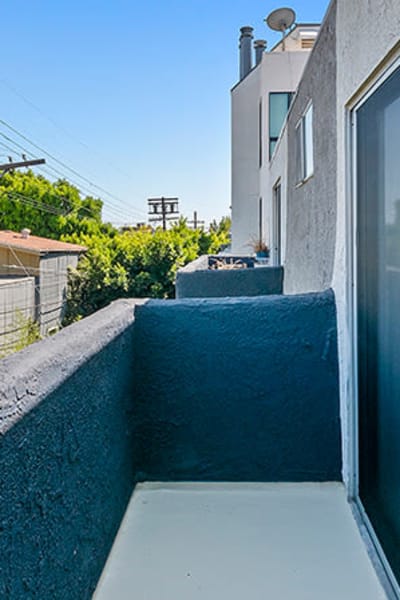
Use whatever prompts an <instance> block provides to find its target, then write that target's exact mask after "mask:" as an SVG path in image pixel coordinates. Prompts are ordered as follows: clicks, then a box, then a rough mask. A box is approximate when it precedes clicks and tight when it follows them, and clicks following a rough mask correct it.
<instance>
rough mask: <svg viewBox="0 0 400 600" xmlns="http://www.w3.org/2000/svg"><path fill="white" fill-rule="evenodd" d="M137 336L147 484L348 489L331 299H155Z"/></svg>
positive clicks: (143, 311) (141, 315)
mask: <svg viewBox="0 0 400 600" xmlns="http://www.w3.org/2000/svg"><path fill="white" fill-rule="evenodd" d="M134 329H135V347H136V353H135V354H136V356H135V369H136V370H137V374H138V375H137V376H136V377H135V417H136V418H135V423H136V435H135V444H136V451H135V458H136V459H137V469H138V479H140V480H213V481H217V480H222V481H236V480H242V481H324V480H340V479H341V436H340V420H339V391H338V366H337V339H336V313H335V303H334V296H333V293H332V292H330V291H328V292H324V293H318V294H307V295H302V296H292V297H291V296H286V297H283V296H270V297H258V298H237V299H229V300H223V301H222V300H221V301H220V300H216V299H208V300H196V301H194V300H176V301H170V302H162V301H161V302H160V301H151V302H149V303H148V304H146V305H145V306H143V307H140V309H138V311H137V316H136V321H135V326H134ZM139 374H140V376H139Z"/></svg>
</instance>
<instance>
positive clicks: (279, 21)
mask: <svg viewBox="0 0 400 600" xmlns="http://www.w3.org/2000/svg"><path fill="white" fill-rule="evenodd" d="M265 20H266V22H267V25H268V27H270V28H271V29H273V30H274V31H281V32H282V33H284V32H285V31H286V29H289V27H291V26H292V25H293V23H294V22H295V20H296V13H295V12H294V10H292V9H291V8H277V9H276V10H274V11H272V13H270V14H269V15H268V17H267V18H266V19H265Z"/></svg>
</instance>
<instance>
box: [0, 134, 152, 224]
mask: <svg viewBox="0 0 400 600" xmlns="http://www.w3.org/2000/svg"><path fill="white" fill-rule="evenodd" d="M0 136H2V137H4V138H5V139H6V140H8V141H10V142H11V143H12V144H14V145H15V146H17V147H18V148H19V149H20V150H23V151H24V153H25V154H26V155H28V156H29V157H30V158H33V159H36V158H39V157H38V156H37V155H35V154H33V153H32V152H30V151H29V150H27V149H26V148H25V147H24V146H22V145H21V144H19V143H18V142H16V141H15V140H13V139H12V138H10V137H9V136H7V135H6V134H4V133H2V132H0ZM0 144H1V145H2V146H3V147H4V148H6V149H7V150H10V151H11V152H13V153H16V150H15V149H14V148H11V147H10V146H8V145H7V144H4V142H2V141H0ZM38 169H39V171H41V172H43V173H46V174H47V173H48V170H49V169H50V170H51V171H53V172H54V173H56V174H57V175H58V176H61V178H62V179H66V180H67V181H68V183H71V184H72V185H74V187H76V188H77V189H78V191H79V193H80V194H81V196H85V193H84V192H83V190H85V192H86V194H89V195H90V196H92V194H93V190H89V189H88V188H85V187H84V186H82V185H81V184H78V183H76V182H75V181H73V180H71V178H70V177H69V176H67V177H66V176H65V173H63V172H61V171H60V170H59V169H56V168H55V167H53V166H51V165H47V167H46V168H44V167H38ZM50 176H51V177H54V175H50ZM102 202H103V204H104V206H105V207H106V208H107V210H108V211H109V212H111V213H114V215H116V216H117V217H118V218H121V217H126V212H124V211H122V210H121V209H120V208H118V207H115V205H114V204H112V203H111V202H110V201H104V200H102ZM87 210H88V211H90V209H88V208H87ZM132 213H133V214H134V213H136V210H134V211H132ZM94 214H95V213H93V215H94ZM143 214H144V213H143Z"/></svg>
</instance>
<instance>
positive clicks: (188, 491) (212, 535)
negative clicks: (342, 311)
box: [94, 483, 386, 600]
mask: <svg viewBox="0 0 400 600" xmlns="http://www.w3.org/2000/svg"><path fill="white" fill-rule="evenodd" d="M200 598H202V599H206V600H223V599H225V598H226V599H227V600H228V599H229V600H244V599H246V600H247V599H248V600H268V599H270V600H292V599H293V600H377V599H383V598H386V595H385V593H384V592H383V590H382V587H381V585H380V583H379V580H378V578H377V576H376V574H375V571H374V569H373V567H372V565H371V562H370V559H369V557H368V555H367V551H366V549H365V546H364V543H363V541H362V539H361V536H360V534H359V531H358V529H357V526H356V523H355V521H354V518H353V516H352V513H351V509H350V506H349V504H348V503H347V500H346V494H345V490H344V487H343V486H342V485H341V484H336V483H323V484H318V483H306V484H287V483H286V484H285V483H283V484H268V483H267V484H219V483H216V484H212V483H193V484H188V483H186V484H185V483H172V484H161V483H160V484H154V483H145V484H140V485H138V486H137V487H136V490H135V492H134V494H133V496H132V499H131V502H130V504H129V507H128V510H127V512H126V514H125V518H124V520H123V523H122V525H121V527H120V530H119V533H118V536H117V538H116V540H115V543H114V546H113V549H112V551H111V554H110V556H109V559H108V562H107V565H106V567H105V569H104V572H103V575H102V577H101V580H100V582H99V584H98V587H97V590H96V593H95V595H94V599H95V600H116V599H118V600H192V599H200Z"/></svg>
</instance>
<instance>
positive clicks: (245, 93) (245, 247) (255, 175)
mask: <svg viewBox="0 0 400 600" xmlns="http://www.w3.org/2000/svg"><path fill="white" fill-rule="evenodd" d="M309 54H310V53H309V52H305V51H299V52H270V53H265V54H264V56H263V59H262V62H261V64H260V65H258V66H257V67H256V68H255V69H253V71H252V72H251V73H250V74H249V75H248V76H247V77H246V78H245V79H244V80H243V81H241V82H240V83H239V84H238V85H237V86H236V87H235V88H234V89H233V90H232V251H233V252H234V253H249V251H250V252H251V251H252V250H251V247H250V246H249V242H250V241H251V239H252V238H253V239H254V238H257V237H258V231H259V223H258V215H259V198H260V197H261V198H262V199H263V206H264V216H265V215H268V214H269V213H270V210H271V197H272V186H273V184H274V183H275V180H271V178H270V175H269V103H268V99H269V94H270V93H271V92H290V91H295V90H296V88H297V85H298V83H299V81H300V78H301V75H302V73H303V70H304V66H305V64H306V62H307V59H308V57H309ZM260 100H262V166H261V168H260V162H259V103H260ZM264 232H265V233H266V237H267V238H268V223H267V222H266V221H265V217H264Z"/></svg>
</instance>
